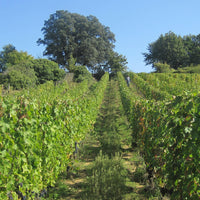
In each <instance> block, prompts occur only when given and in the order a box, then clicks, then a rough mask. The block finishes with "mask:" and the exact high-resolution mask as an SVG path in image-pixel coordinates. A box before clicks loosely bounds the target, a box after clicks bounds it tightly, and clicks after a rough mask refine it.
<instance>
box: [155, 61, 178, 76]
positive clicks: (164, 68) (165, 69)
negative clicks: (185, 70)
mask: <svg viewBox="0 0 200 200" xmlns="http://www.w3.org/2000/svg"><path fill="white" fill-rule="evenodd" d="M153 66H154V68H155V70H156V71H155V72H156V73H170V72H173V71H174V70H173V69H172V68H170V65H168V64H167V63H160V62H158V63H154V64H153Z"/></svg>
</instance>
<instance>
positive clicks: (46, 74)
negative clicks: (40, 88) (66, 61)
mask: <svg viewBox="0 0 200 200" xmlns="http://www.w3.org/2000/svg"><path fill="white" fill-rule="evenodd" d="M26 65H27V67H30V68H32V69H34V71H35V74H36V76H37V78H38V83H39V84H42V83H45V82H46V81H51V80H52V81H58V80H61V79H62V78H63V77H64V76H65V71H64V70H63V69H60V68H59V66H58V64H57V63H55V62H53V61H50V60H47V59H35V60H32V61H30V62H28V63H26Z"/></svg>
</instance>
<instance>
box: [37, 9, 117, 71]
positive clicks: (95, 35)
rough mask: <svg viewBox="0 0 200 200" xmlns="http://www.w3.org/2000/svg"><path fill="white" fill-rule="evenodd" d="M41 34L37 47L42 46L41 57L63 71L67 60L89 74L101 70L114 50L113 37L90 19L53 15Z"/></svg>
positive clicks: (66, 13) (58, 12)
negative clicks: (99, 68) (85, 68)
mask: <svg viewBox="0 0 200 200" xmlns="http://www.w3.org/2000/svg"><path fill="white" fill-rule="evenodd" d="M42 32H43V35H44V38H43V39H41V38H40V39H39V40H38V41H37V43H38V44H39V45H40V44H43V45H44V46H45V51H44V55H46V56H48V57H49V59H51V60H53V61H55V62H57V63H58V64H59V65H60V66H62V67H66V68H68V65H69V64H68V61H69V59H70V57H71V56H72V57H74V58H75V59H76V62H77V63H78V64H81V65H85V66H87V67H88V68H89V69H91V70H94V69H97V68H98V67H102V66H104V65H105V64H106V62H107V61H108V59H109V54H110V52H111V51H112V50H113V48H114V42H115V36H114V34H113V33H112V32H111V31H110V28H109V27H107V26H104V25H102V24H101V23H100V22H99V20H98V19H97V18H96V17H94V16H92V15H90V16H88V17H85V16H83V15H79V14H76V13H70V12H68V11H64V10H59V11H56V13H54V14H51V15H50V18H49V19H48V20H47V21H45V23H44V27H43V28H42Z"/></svg>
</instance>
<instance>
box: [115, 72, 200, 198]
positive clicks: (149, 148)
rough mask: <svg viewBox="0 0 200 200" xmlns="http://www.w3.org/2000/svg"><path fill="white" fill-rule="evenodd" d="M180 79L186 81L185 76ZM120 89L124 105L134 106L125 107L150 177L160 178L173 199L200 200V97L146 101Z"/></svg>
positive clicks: (186, 95)
mask: <svg viewBox="0 0 200 200" xmlns="http://www.w3.org/2000/svg"><path fill="white" fill-rule="evenodd" d="M155 75H156V76H158V75H159V76H160V75H162V74H154V76H155ZM164 75H165V76H166V74H164ZM171 75H174V76H178V74H169V76H171ZM179 75H181V77H182V79H183V77H184V76H185V74H183V75H184V76H182V74H179ZM118 77H119V80H120V82H121V83H122V76H121V75H120V74H119V76H118ZM166 78H167V77H166ZM187 78H188V77H186V80H187ZM173 79H174V78H173ZM173 79H170V80H173ZM120 85H121V87H120V89H121V94H122V95H121V96H122V102H127V101H128V100H127V99H126V98H129V101H131V104H125V103H123V105H124V106H125V109H126V110H129V112H127V115H128V119H129V121H130V123H131V127H132V129H133V133H134V134H133V140H135V141H137V143H138V145H140V147H141V149H142V154H143V155H144V160H145V163H146V165H147V169H148V172H149V174H150V175H151V176H152V177H156V180H157V182H158V184H159V185H160V187H163V188H164V189H165V190H166V191H170V193H171V199H198V198H199V197H200V192H199V191H200V186H199V179H200V175H199V160H200V157H199V156H200V152H199V142H200V137H199V135H200V134H199V118H200V117H199V113H200V112H199V108H200V106H199V105H200V102H199V94H197V93H194V94H192V93H185V94H182V95H179V96H176V97H175V96H174V97H173V98H169V97H167V96H166V99H163V100H162V101H155V100H154V99H149V100H146V99H142V98H136V97H135V96H134V95H128V94H126V93H128V92H130V91H128V90H127V89H126V88H125V87H123V86H122V84H120ZM124 85H125V84H124ZM146 86H147V85H146Z"/></svg>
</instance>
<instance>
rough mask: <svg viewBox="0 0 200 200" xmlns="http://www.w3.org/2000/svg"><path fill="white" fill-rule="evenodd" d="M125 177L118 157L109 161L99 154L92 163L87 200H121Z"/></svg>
mask: <svg viewBox="0 0 200 200" xmlns="http://www.w3.org/2000/svg"><path fill="white" fill-rule="evenodd" d="M126 176H127V171H126V169H125V168H124V166H123V163H122V158H121V157H120V156H119V155H115V157H112V158H111V159H110V158H109V157H108V155H102V152H100V154H99V156H98V157H97V158H96V160H95V161H94V166H93V168H92V176H91V177H89V178H88V182H87V185H88V192H87V194H86V196H87V199H122V195H123V194H124V191H125V182H126Z"/></svg>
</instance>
